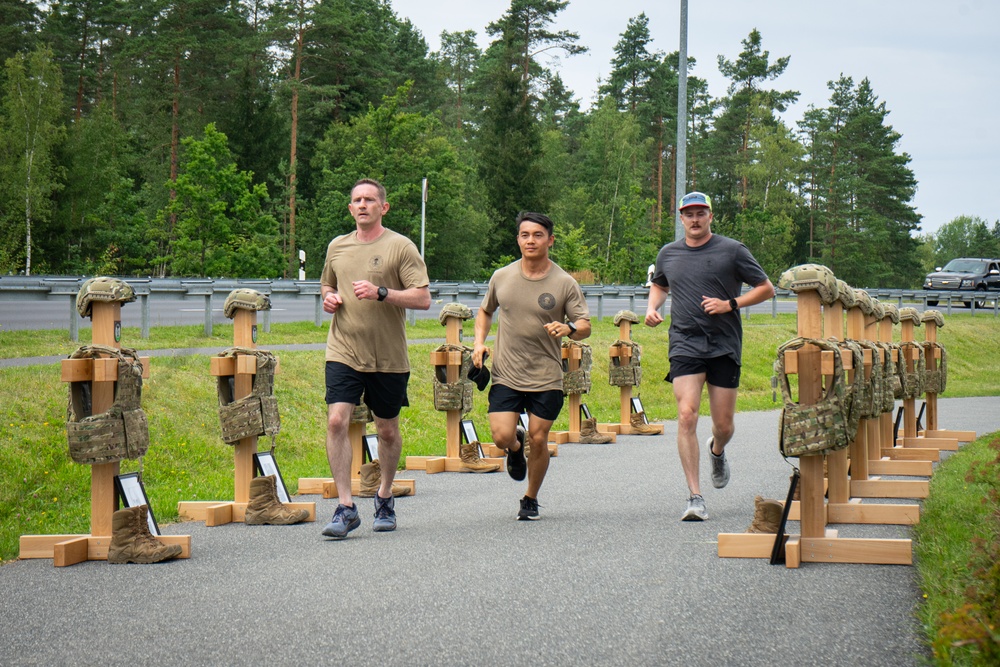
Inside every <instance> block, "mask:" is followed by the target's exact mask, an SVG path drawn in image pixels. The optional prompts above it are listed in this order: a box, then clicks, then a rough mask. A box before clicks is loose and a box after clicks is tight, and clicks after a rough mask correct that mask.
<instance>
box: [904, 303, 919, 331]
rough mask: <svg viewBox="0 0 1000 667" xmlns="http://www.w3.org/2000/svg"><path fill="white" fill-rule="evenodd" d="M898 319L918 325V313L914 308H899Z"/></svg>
mask: <svg viewBox="0 0 1000 667" xmlns="http://www.w3.org/2000/svg"><path fill="white" fill-rule="evenodd" d="M899 319H900V321H902V322H907V321H909V322H913V326H915V327H919V326H920V313H918V312H917V309H916V308H913V307H911V306H907V307H906V308H900V309H899Z"/></svg>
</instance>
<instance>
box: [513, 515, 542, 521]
mask: <svg viewBox="0 0 1000 667" xmlns="http://www.w3.org/2000/svg"><path fill="white" fill-rule="evenodd" d="M541 518H542V517H540V516H538V515H537V514H536V515H534V516H524V515H521V514H518V515H517V520H518V521H538V520H539V519H541Z"/></svg>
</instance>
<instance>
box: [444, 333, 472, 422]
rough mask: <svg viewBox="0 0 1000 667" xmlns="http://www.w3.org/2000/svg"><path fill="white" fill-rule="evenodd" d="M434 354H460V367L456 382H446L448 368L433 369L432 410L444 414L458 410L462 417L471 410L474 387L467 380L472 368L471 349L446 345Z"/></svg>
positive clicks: (450, 344)
mask: <svg viewBox="0 0 1000 667" xmlns="http://www.w3.org/2000/svg"><path fill="white" fill-rule="evenodd" d="M434 351H435V352H461V353H462V367H461V368H460V369H459V372H458V381H457V382H448V367H447V366H443V365H439V366H435V367H434V409H435V410H441V411H442V412H446V411H448V410H459V411H460V412H461V413H462V414H463V415H464V414H466V413H468V412H469V411H470V410H472V390H473V388H474V387H475V386H476V385H475V383H474V382H472V381H471V380H469V369H470V368H472V348H471V347H466V346H464V345H455V344H453V343H446V344H444V345H441V346H439V347H438V348H437V349H436V350H434Z"/></svg>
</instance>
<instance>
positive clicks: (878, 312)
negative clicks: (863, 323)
mask: <svg viewBox="0 0 1000 667" xmlns="http://www.w3.org/2000/svg"><path fill="white" fill-rule="evenodd" d="M872 317H874V318H875V319H876V320H881V319H882V318H883V317H885V306H884V305H882V302H881V301H879V300H878V299H876V298H872Z"/></svg>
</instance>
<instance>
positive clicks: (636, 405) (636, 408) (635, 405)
mask: <svg viewBox="0 0 1000 667" xmlns="http://www.w3.org/2000/svg"><path fill="white" fill-rule="evenodd" d="M630 402H631V403H632V412H635V413H636V414H641V415H642V423H644V424H648V423H649V419H647V418H646V411H645V410H643V409H642V401H640V400H639V397H638V396H633V397H632V399H631V401H630Z"/></svg>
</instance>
